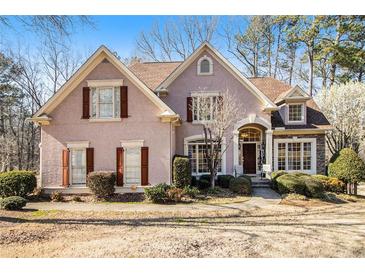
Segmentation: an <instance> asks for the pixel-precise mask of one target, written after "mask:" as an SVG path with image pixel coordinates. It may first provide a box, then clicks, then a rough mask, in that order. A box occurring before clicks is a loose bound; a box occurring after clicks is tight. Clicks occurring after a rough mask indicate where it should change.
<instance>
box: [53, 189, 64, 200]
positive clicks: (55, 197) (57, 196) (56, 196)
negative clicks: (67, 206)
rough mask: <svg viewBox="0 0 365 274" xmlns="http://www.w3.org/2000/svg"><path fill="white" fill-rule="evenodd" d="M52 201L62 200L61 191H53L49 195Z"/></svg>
mask: <svg viewBox="0 0 365 274" xmlns="http://www.w3.org/2000/svg"><path fill="white" fill-rule="evenodd" d="M50 198H51V201H52V202H63V200H64V198H63V195H62V193H61V192H59V191H53V192H52V193H51V195H50Z"/></svg>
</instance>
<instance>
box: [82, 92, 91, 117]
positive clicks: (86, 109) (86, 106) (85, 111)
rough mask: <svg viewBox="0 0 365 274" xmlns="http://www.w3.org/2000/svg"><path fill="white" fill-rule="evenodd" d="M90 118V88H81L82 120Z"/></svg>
mask: <svg viewBox="0 0 365 274" xmlns="http://www.w3.org/2000/svg"><path fill="white" fill-rule="evenodd" d="M89 118H90V88H89V87H83V88H82V119H89Z"/></svg>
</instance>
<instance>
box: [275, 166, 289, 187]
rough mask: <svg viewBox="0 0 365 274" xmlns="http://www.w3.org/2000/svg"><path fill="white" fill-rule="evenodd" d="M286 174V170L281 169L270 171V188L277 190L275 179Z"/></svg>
mask: <svg viewBox="0 0 365 274" xmlns="http://www.w3.org/2000/svg"><path fill="white" fill-rule="evenodd" d="M285 174H288V173H287V172H285V171H283V170H278V171H274V172H272V173H271V188H272V189H274V190H278V181H277V179H278V178H279V177H280V176H282V175H285Z"/></svg>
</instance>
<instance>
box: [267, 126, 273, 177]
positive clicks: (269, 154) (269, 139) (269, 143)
mask: <svg viewBox="0 0 365 274" xmlns="http://www.w3.org/2000/svg"><path fill="white" fill-rule="evenodd" d="M265 135H266V147H265V158H266V164H267V165H270V166H271V170H273V163H272V130H271V129H267V130H266V131H265Z"/></svg>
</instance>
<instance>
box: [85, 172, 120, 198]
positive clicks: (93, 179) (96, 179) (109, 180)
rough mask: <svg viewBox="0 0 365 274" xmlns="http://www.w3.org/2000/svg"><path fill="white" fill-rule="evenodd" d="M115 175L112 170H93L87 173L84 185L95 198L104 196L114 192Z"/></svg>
mask: <svg viewBox="0 0 365 274" xmlns="http://www.w3.org/2000/svg"><path fill="white" fill-rule="evenodd" d="M115 182H116V176H115V173H114V172H112V171H93V172H90V173H89V174H88V175H87V180H86V185H87V186H88V187H89V188H90V190H91V191H92V193H94V195H95V196H96V197H97V198H106V197H108V196H111V195H112V194H114V192H115Z"/></svg>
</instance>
